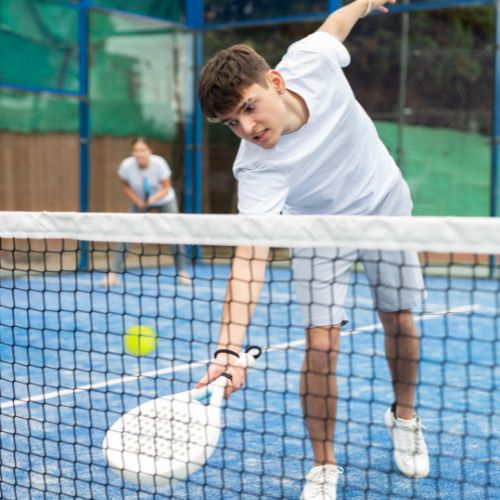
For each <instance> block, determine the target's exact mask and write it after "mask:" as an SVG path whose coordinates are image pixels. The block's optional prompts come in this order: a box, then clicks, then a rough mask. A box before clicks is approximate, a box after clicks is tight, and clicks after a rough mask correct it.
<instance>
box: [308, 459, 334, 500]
mask: <svg viewBox="0 0 500 500" xmlns="http://www.w3.org/2000/svg"><path fill="white" fill-rule="evenodd" d="M342 472H343V470H342V468H341V467H337V466H336V465H333V464H326V465H317V466H316V467H313V468H312V469H311V470H310V471H309V474H307V476H306V484H305V486H304V489H303V490H302V495H300V500H335V499H336V498H337V483H338V480H339V476H340V474H342Z"/></svg>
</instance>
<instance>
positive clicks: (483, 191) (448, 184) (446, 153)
mask: <svg viewBox="0 0 500 500" xmlns="http://www.w3.org/2000/svg"><path fill="white" fill-rule="evenodd" d="M376 125H377V129H378V131H379V134H380V137H381V139H382V141H383V142H384V143H385V144H386V145H387V147H388V148H389V150H390V151H391V153H392V155H393V156H394V157H395V158H397V154H396V153H397V137H398V126H397V124H395V123H392V122H377V123H376ZM403 137H404V139H403V140H404V144H403V147H404V161H403V164H402V170H403V175H404V177H405V179H406V180H407V182H408V184H409V185H410V188H411V192H412V197H413V202H414V206H415V208H414V213H415V214H416V215H456V216H488V215H489V203H490V176H491V171H490V164H491V145H490V142H489V138H488V137H486V136H484V135H481V134H478V133H476V132H462V131H459V130H452V129H448V128H431V127H419V126H410V125H407V126H405V129H404V136H403Z"/></svg>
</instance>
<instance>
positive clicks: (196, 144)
mask: <svg viewBox="0 0 500 500" xmlns="http://www.w3.org/2000/svg"><path fill="white" fill-rule="evenodd" d="M186 20H187V24H188V26H189V28H190V29H191V30H192V43H193V46H192V47H190V54H191V61H192V64H191V67H190V68H189V70H190V71H191V72H192V73H191V78H190V81H191V86H190V88H189V92H190V94H189V95H188V96H187V100H188V101H189V105H188V106H187V109H186V124H185V145H184V151H185V155H184V157H185V163H184V164H185V175H184V211H185V212H190V213H201V212H202V210H203V168H202V165H203V158H202V144H203V137H202V135H203V126H202V123H203V122H202V117H201V110H200V105H199V103H198V98H197V94H196V87H197V81H198V73H199V70H200V67H201V65H202V63H203V34H202V32H201V28H202V26H203V0H186Z"/></svg>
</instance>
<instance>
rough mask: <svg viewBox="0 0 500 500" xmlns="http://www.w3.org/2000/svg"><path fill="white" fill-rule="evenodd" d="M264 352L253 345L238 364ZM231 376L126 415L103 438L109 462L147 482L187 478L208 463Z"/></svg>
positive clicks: (252, 360)
mask: <svg viewBox="0 0 500 500" xmlns="http://www.w3.org/2000/svg"><path fill="white" fill-rule="evenodd" d="M261 353H262V350H261V349H260V347H256V346H252V347H249V348H248V349H247V350H246V352H245V353H243V354H241V355H240V359H239V361H238V363H239V364H240V365H241V366H247V367H252V366H254V365H255V360H256V359H257V358H258V357H259V356H260V354H261ZM229 379H230V375H228V374H226V373H225V374H223V375H222V376H220V377H219V378H217V379H216V380H214V381H213V382H212V383H210V384H209V385H207V386H204V387H200V388H197V389H191V390H190V391H185V392H181V393H177V394H172V395H170V396H164V397H161V398H156V399H153V400H152V401H148V402H147V403H144V404H142V405H140V406H137V407H136V408H134V409H133V410H131V411H129V412H128V413H126V414H125V415H122V417H120V418H119V419H118V420H117V421H116V422H115V423H114V424H113V425H112V426H111V428H110V429H109V430H108V432H107V433H106V436H105V438H104V441H103V445H102V446H103V452H104V458H105V460H106V462H107V464H108V465H109V466H110V467H111V468H112V469H114V470H115V471H117V472H118V474H120V475H121V476H122V477H123V478H124V479H127V480H130V481H134V482H136V483H139V484H141V485H144V486H146V485H148V486H149V485H154V486H162V485H164V484H166V483H168V482H169V481H170V480H172V479H185V478H186V477H187V476H189V475H190V474H192V473H193V472H194V471H195V470H196V469H198V468H199V467H201V466H202V465H204V464H205V463H206V462H207V460H208V459H209V458H210V456H211V455H212V453H213V451H214V449H215V447H216V445H217V441H218V439H219V435H220V431H221V425H222V424H221V408H222V402H223V398H224V389H225V387H226V385H227V383H228V381H229ZM207 399H208V404H204V403H203V402H202V401H205V400H207Z"/></svg>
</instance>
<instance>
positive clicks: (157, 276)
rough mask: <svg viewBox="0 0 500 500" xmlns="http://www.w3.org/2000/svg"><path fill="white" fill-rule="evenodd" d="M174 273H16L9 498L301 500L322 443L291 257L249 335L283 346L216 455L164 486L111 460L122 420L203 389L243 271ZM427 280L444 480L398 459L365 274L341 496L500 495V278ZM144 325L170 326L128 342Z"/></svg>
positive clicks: (433, 397)
mask: <svg viewBox="0 0 500 500" xmlns="http://www.w3.org/2000/svg"><path fill="white" fill-rule="evenodd" d="M172 272H173V271H172V269H170V268H165V269H160V270H147V271H145V274H143V275H142V276H140V275H139V271H137V273H136V272H134V271H130V272H129V273H128V274H126V275H125V276H123V280H122V283H121V284H120V285H118V286H116V287H114V288H112V289H111V290H110V291H107V290H105V289H103V288H101V287H100V286H99V281H100V279H101V278H102V275H101V274H99V273H94V274H89V273H79V274H76V275H75V274H62V275H56V274H52V275H50V274H47V275H45V276H42V275H40V274H32V275H31V276H29V277H27V276H26V275H25V276H23V277H18V278H15V279H13V278H12V277H11V278H4V279H2V280H1V286H0V314H1V321H0V333H1V344H0V347H1V351H0V354H1V364H0V369H1V398H0V403H1V409H0V410H1V417H0V418H1V421H0V423H1V434H0V444H1V452H0V453H1V455H0V458H1V460H0V470H1V485H0V497H1V498H4V499H22V498H47V499H53V498H54V499H55V498H63V499H73V498H92V499H119V498H125V499H129V498H130V499H132V498H134V499H137V498H140V499H149V498H164V497H166V498H176V499H201V498H207V499H214V500H215V499H217V500H219V499H245V500H250V499H255V498H262V499H272V498H284V499H298V498H299V496H300V492H301V488H302V484H303V478H304V476H305V474H306V473H307V471H308V469H309V468H310V466H311V463H312V462H311V459H312V454H311V450H310V447H309V443H308V440H307V439H306V435H305V429H304V424H303V419H302V417H301V407H300V400H299V397H298V393H299V371H300V366H301V361H302V357H303V350H304V343H303V338H304V335H303V329H302V327H301V317H300V311H299V309H298V306H297V305H296V304H294V303H293V291H292V289H291V286H290V273H289V271H288V270H287V269H286V268H273V269H272V271H271V272H270V276H272V283H271V285H268V286H267V287H266V288H265V291H264V294H263V296H262V298H261V301H260V305H259V306H258V309H257V312H256V315H255V317H254V321H253V326H252V327H251V329H250V333H249V336H248V343H249V344H257V345H259V346H261V347H262V348H264V349H267V350H266V352H265V353H264V355H263V356H262V357H261V358H260V359H259V361H258V363H257V366H256V367H255V368H254V369H253V370H252V371H251V372H250V371H249V378H248V383H247V387H246V389H245V390H242V391H240V392H238V393H237V394H235V395H234V396H233V397H232V398H231V399H230V400H229V402H228V404H227V407H226V410H225V421H226V424H227V428H226V430H225V431H224V433H223V434H222V436H221V439H220V442H219V445H220V446H219V448H218V449H217V450H216V451H215V453H214V454H213V455H212V457H211V459H210V461H209V463H208V465H207V466H206V467H205V468H203V469H200V470H198V471H197V472H195V473H194V474H193V475H192V476H191V477H190V478H189V480H188V481H185V482H177V483H175V484H173V485H171V486H166V487H163V488H159V489H157V490H156V491H155V490H154V489H151V490H148V489H140V488H139V487H138V486H137V485H135V484H134V483H130V482H123V481H122V479H121V478H120V477H119V476H118V475H116V474H115V473H114V472H113V471H111V470H110V469H109V468H108V467H107V466H106V465H105V462H104V459H103V454H102V447H101V445H102V441H103V438H104V434H105V432H106V430H107V429H108V428H109V427H110V426H111V424H112V423H113V422H114V421H115V420H116V419H117V418H118V417H119V416H120V415H121V414H122V413H123V412H125V411H127V410H129V409H131V408H133V407H135V406H137V405H138V404H139V403H141V402H144V401H147V400H149V399H150V398H153V397H156V396H159V395H165V394H170V393H173V392H177V391H180V390H186V389H188V388H191V387H192V384H193V383H194V382H195V381H197V380H198V379H199V377H201V375H202V374H203V373H204V366H203V362H205V361H206V360H207V359H208V358H209V357H210V355H211V354H212V352H213V348H214V346H215V342H216V340H217V337H218V329H219V320H220V311H221V308H222V300H223V297H224V291H225V279H226V277H227V274H228V268H227V267H226V266H222V265H221V266H205V265H200V266H198V267H196V269H194V270H193V272H194V273H195V278H194V280H193V286H192V287H180V286H177V285H176V284H175V282H174V279H173V277H172ZM426 281H427V287H428V291H429V297H428V299H427V301H426V303H425V305H424V307H423V308H422V310H419V311H416V318H417V321H418V326H419V329H420V331H421V333H422V339H423V340H422V363H421V375H420V385H419V391H418V411H419V415H420V417H421V419H422V421H423V424H424V426H425V428H426V430H425V436H426V440H427V444H428V447H429V451H430V456H431V473H430V476H429V478H427V479H424V480H420V481H412V480H410V479H407V478H405V477H403V476H402V475H401V474H400V473H399V472H398V471H397V469H396V466H395V464H394V461H393V459H392V451H391V443H390V441H389V438H388V434H387V431H386V429H385V428H384V426H383V414H384V411H385V410H386V409H387V407H388V405H389V404H390V403H391V402H392V390H391V384H390V379H389V373H388V369H387V366H386V362H385V358H384V350H383V332H382V330H381V327H380V325H379V324H378V320H377V317H376V315H375V313H374V311H373V309H372V307H371V299H370V294H369V289H368V287H367V286H366V283H365V279H364V276H363V275H362V274H358V275H356V274H354V275H353V283H352V286H351V293H350V296H349V298H348V304H347V306H348V312H349V315H350V318H351V321H350V323H349V324H348V325H347V326H346V327H345V328H344V333H343V339H342V354H341V358H340V362H339V366H338V383H339V396H340V400H339V409H338V420H337V430H336V452H337V456H338V460H339V465H341V466H342V467H344V475H343V476H341V480H340V483H339V488H338V498H349V499H350V498H369V499H388V498H390V499H402V498H427V499H436V498H439V499H458V498H464V499H475V500H479V499H493V498H500V453H499V451H498V450H500V437H499V434H498V429H499V428H500V391H499V390H498V388H499V381H500V368H499V364H500V338H499V333H498V332H499V331H500V321H499V318H498V311H499V305H498V300H499V297H498V283H497V282H496V281H494V280H487V279H465V278H449V277H428V278H427V280H426ZM138 323H142V324H146V325H149V326H152V327H154V328H155V329H156V330H157V331H158V334H159V340H158V348H157V351H156V352H155V353H154V354H153V355H149V356H144V357H140V358H136V357H133V356H130V355H128V354H126V353H125V352H124V349H123V332H124V331H125V330H126V329H127V328H128V327H130V326H132V325H134V324H138ZM210 343H211V344H210ZM199 362H202V363H201V364H199Z"/></svg>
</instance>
